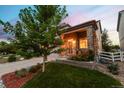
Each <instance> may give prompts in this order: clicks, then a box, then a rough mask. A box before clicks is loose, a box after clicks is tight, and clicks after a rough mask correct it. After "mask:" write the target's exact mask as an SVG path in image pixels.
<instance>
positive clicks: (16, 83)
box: [2, 72, 34, 88]
mask: <svg viewBox="0 0 124 93" xmlns="http://www.w3.org/2000/svg"><path fill="white" fill-rule="evenodd" d="M33 76H34V74H33V73H27V74H26V76H24V77H18V76H16V75H15V73H14V72H12V73H8V74H5V75H3V76H2V80H3V83H4V85H5V86H6V88H20V87H22V86H23V85H24V84H25V83H26V82H27V81H29V80H31V79H32V77H33Z"/></svg>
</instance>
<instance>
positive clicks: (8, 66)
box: [0, 54, 59, 78]
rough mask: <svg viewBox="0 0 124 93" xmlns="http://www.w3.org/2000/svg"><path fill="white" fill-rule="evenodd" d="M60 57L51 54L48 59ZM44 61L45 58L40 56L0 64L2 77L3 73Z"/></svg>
mask: <svg viewBox="0 0 124 93" xmlns="http://www.w3.org/2000/svg"><path fill="white" fill-rule="evenodd" d="M58 57H59V56H58V55H57V54H51V55H50V56H48V61H51V60H56V58H58ZM42 62H43V58H42V57H38V58H32V59H29V60H23V61H18V62H12V63H5V64H0V78H1V76H2V75H4V74H6V73H9V72H13V71H16V70H20V69H22V68H26V67H30V66H32V65H36V64H37V63H42Z"/></svg>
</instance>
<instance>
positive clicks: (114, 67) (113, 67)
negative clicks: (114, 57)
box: [108, 63, 119, 75]
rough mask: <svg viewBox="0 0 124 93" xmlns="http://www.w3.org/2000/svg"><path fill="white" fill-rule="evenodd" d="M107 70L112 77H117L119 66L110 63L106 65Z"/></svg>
mask: <svg viewBox="0 0 124 93" xmlns="http://www.w3.org/2000/svg"><path fill="white" fill-rule="evenodd" d="M108 69H109V71H110V72H111V73H112V74H114V75H117V74H118V73H119V72H118V70H119V66H118V64H117V63H116V64H115V63H112V64H109V65H108Z"/></svg>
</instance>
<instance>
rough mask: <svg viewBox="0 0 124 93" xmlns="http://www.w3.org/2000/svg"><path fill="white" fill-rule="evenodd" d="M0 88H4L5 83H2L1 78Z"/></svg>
mask: <svg viewBox="0 0 124 93" xmlns="http://www.w3.org/2000/svg"><path fill="white" fill-rule="evenodd" d="M0 88H5V85H4V84H3V81H2V80H0Z"/></svg>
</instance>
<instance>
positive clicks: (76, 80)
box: [23, 63, 121, 88]
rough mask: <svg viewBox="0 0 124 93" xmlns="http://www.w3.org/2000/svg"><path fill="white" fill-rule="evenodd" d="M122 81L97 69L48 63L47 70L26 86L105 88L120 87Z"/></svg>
mask: <svg viewBox="0 0 124 93" xmlns="http://www.w3.org/2000/svg"><path fill="white" fill-rule="evenodd" d="M118 86H121V84H120V82H119V81H117V80H115V79H113V78H112V77H110V76H107V75H105V74H103V73H101V72H98V71H96V70H89V69H86V68H78V67H74V66H70V65H65V64H60V63H47V64H46V71H45V72H44V73H42V71H41V72H39V73H38V74H37V75H36V76H35V77H34V78H32V80H30V81H29V82H27V83H26V84H25V85H24V86H23V87H25V88H92V87H98V88H104V87H118Z"/></svg>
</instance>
